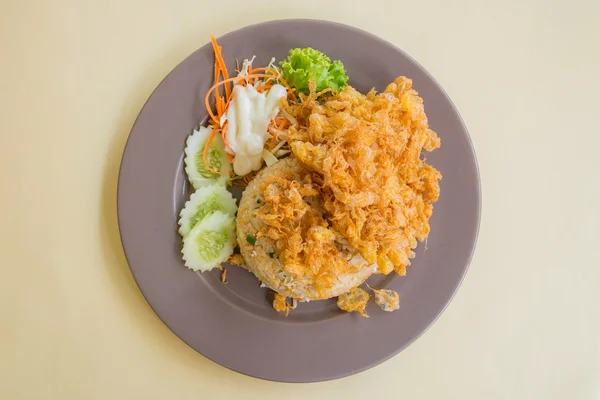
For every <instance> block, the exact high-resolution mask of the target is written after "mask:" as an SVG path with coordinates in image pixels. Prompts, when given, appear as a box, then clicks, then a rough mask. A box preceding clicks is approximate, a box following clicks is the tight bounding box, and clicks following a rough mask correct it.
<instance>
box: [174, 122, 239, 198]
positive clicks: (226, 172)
mask: <svg viewBox="0 0 600 400" xmlns="http://www.w3.org/2000/svg"><path fill="white" fill-rule="evenodd" d="M212 129H213V128H212V127H210V126H209V127H208V128H207V127H205V126H202V127H200V129H198V130H195V131H194V132H193V133H192V134H191V135H190V136H189V137H188V138H187V141H186V146H185V160H184V162H185V172H186V174H187V176H188V179H189V180H190V183H191V184H192V186H193V187H194V189H200V188H201V187H203V186H208V185H215V184H218V185H223V186H225V185H226V184H228V183H229V181H230V175H231V163H230V162H229V160H228V159H227V153H226V152H225V143H223V139H222V138H221V136H220V135H215V137H214V138H213V140H212V142H211V143H210V148H209V149H208V154H207V155H206V162H207V164H208V165H209V166H210V168H212V169H213V170H215V171H219V172H220V173H221V174H217V173H215V172H212V171H211V170H210V169H209V168H208V167H207V166H206V164H204V160H203V154H204V147H205V146H206V141H207V140H208V138H209V136H210V134H211V132H212Z"/></svg>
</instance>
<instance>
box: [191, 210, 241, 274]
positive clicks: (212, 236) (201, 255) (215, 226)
mask: <svg viewBox="0 0 600 400" xmlns="http://www.w3.org/2000/svg"><path fill="white" fill-rule="evenodd" d="M234 241H235V217H234V216H233V215H231V214H226V213H224V212H222V211H215V212H214V213H213V214H211V215H209V216H207V217H205V218H204V219H203V220H202V221H200V222H198V223H197V224H196V226H195V227H194V229H192V231H191V232H190V233H189V235H187V236H186V238H185V239H184V240H183V250H182V251H181V252H182V253H183V261H184V262H185V266H186V267H188V268H189V269H191V270H192V271H203V272H204V271H210V270H211V269H213V268H215V267H217V264H218V263H221V262H224V261H226V260H227V259H228V258H229V257H230V256H231V255H232V254H233V247H234V246H233V244H234Z"/></svg>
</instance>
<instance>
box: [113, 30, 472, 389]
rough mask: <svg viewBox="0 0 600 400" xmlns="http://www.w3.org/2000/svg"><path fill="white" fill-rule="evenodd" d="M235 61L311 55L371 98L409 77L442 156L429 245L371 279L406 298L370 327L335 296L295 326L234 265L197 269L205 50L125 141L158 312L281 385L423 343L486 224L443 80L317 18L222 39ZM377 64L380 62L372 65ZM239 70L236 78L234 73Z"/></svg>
mask: <svg viewBox="0 0 600 400" xmlns="http://www.w3.org/2000/svg"><path fill="white" fill-rule="evenodd" d="M218 41H219V44H220V45H221V46H223V56H224V58H225V61H226V63H227V65H228V66H229V67H230V68H232V67H233V66H235V59H236V58H238V59H240V60H243V59H244V58H251V57H252V56H253V55H256V61H255V65H266V64H267V63H268V62H269V60H270V59H271V57H275V58H276V59H277V60H282V59H284V58H285V57H286V56H287V53H288V51H289V50H290V49H291V48H295V47H307V46H310V47H314V48H317V49H319V50H321V51H323V52H325V53H326V54H328V55H329V56H330V57H331V58H332V59H334V60H337V59H339V60H342V61H343V63H344V65H345V66H346V69H347V73H348V76H349V77H350V84H352V85H353V86H354V87H356V88H357V89H358V90H360V91H362V92H366V91H368V90H369V89H371V88H372V87H375V88H376V89H378V90H383V89H384V88H385V86H386V85H387V84H388V83H389V82H391V81H393V80H394V78H396V77H397V76H399V75H405V76H407V77H410V78H412V79H413V82H414V87H415V88H416V90H417V91H418V92H419V94H420V95H421V96H422V97H423V99H424V101H425V110H426V112H427V115H428V117H429V122H430V125H431V127H432V129H434V130H435V131H437V132H438V134H439V136H440V137H441V139H442V147H441V149H438V150H436V151H434V152H433V153H431V154H428V160H429V162H430V163H431V164H433V165H434V166H435V167H437V168H438V169H439V170H440V171H441V172H442V174H443V175H444V178H443V180H442V181H441V198H440V200H439V201H438V202H437V204H436V205H435V207H434V214H433V217H432V219H431V234H430V235H429V239H428V243H427V249H425V246H424V245H423V244H421V245H420V246H419V248H418V251H417V256H416V258H415V259H414V260H413V265H412V266H411V267H410V268H409V270H408V275H407V276H406V277H399V276H394V275H390V276H388V277H381V276H377V277H373V278H372V279H371V280H370V281H369V282H370V283H371V285H372V286H374V287H379V286H385V287H387V288H393V289H395V290H397V291H398V292H399V293H400V298H401V306H400V310H399V311H396V312H393V313H385V312H383V311H381V310H379V308H377V306H375V305H373V304H371V305H370V307H369V308H368V309H367V312H368V313H369V315H370V316H371V318H370V319H365V318H361V317H360V316H359V315H357V314H356V313H354V314H347V313H344V312H341V311H339V310H338V309H337V308H336V306H335V302H334V301H333V300H328V301H318V302H312V303H302V304H300V305H299V307H298V308H297V309H296V310H294V311H293V312H292V313H291V314H290V316H289V317H288V318H284V317H283V315H282V314H278V313H276V312H275V311H274V310H273V309H272V307H271V298H270V296H271V295H270V294H269V293H268V292H267V290H266V289H262V288H260V287H259V282H258V281H257V279H256V278H255V277H254V276H253V275H251V274H250V273H248V272H246V271H244V270H242V269H240V268H236V267H231V268H229V273H228V280H229V285H227V286H225V285H222V284H221V283H220V281H219V274H218V271H213V272H209V273H204V274H196V273H194V272H191V271H189V270H187V269H186V268H185V267H184V266H183V263H182V261H181V253H180V251H181V238H180V237H179V235H178V234H177V218H178V214H179V211H180V210H181V207H182V206H183V204H184V202H185V201H186V199H187V198H188V197H189V194H190V189H189V187H188V186H187V184H186V177H185V173H184V171H183V148H184V144H185V139H186V137H187V136H188V135H189V134H190V133H191V131H192V129H193V128H194V127H195V126H197V125H198V123H200V122H203V121H204V120H206V117H207V114H206V111H205V109H204V105H203V101H202V100H203V98H204V94H205V93H206V91H207V90H208V88H209V87H210V86H211V83H212V80H213V52H212V48H211V47H210V45H206V46H204V47H202V48H201V49H199V50H198V51H196V52H195V53H193V54H192V55H190V56H189V57H188V58H187V59H185V60H184V61H183V62H182V63H181V64H179V65H178V66H177V67H176V68H175V69H174V70H173V71H172V72H171V73H170V74H169V75H168V76H167V77H166V78H165V79H164V81H163V82H161V84H160V85H159V86H158V88H157V89H156V90H155V92H154V93H153V94H152V96H151V97H150V99H149V100H148V102H147V103H146V105H145V106H144V108H143V110H142V111H141V113H140V115H139V117H138V119H137V121H136V123H135V125H134V127H133V129H132V131H131V134H130V136H129V141H128V142H127V146H126V148H125V153H124V155H123V161H122V165H121V172H120V176H119V191H118V213H119V226H120V230H121V238H122V241H123V247H124V248H125V253H126V255H127V260H128V261H129V265H130V267H131V271H132V273H133V276H134V277H135V280H136V281H137V284H138V285H139V287H140V289H141V290H142V292H143V294H144V296H145V297H146V299H147V300H148V303H150V306H151V307H152V308H153V309H154V311H155V312H156V313H157V314H158V315H159V317H160V318H161V319H162V320H163V321H164V322H165V324H167V326H168V327H169V328H170V329H171V330H172V331H173V332H174V333H175V334H176V335H177V336H179V337H180V338H181V339H182V340H183V341H184V342H186V343H187V344H188V345H190V346H191V347H192V348H194V349H196V350H197V351H198V352H200V353H202V354H203V355H205V356H206V357H208V358H210V359H211V360H213V361H215V362H217V363H219V364H221V365H223V366H225V367H228V368H231V369H233V370H235V371H239V372H241V373H244V374H247V375H251V376H255V377H259V378H263V379H269V380H275V381H286V382H313V381H323V380H329V379H335V378H340V377H343V376H347V375H351V374H354V373H357V372H359V371H363V370H365V369H367V368H370V367H372V366H374V365H376V364H379V363H381V362H383V361H384V360H387V359H388V358H390V357H392V356H393V355H394V354H396V353H398V352H399V351H401V350H402V349H404V348H406V347H407V346H408V345H409V344H410V343H412V342H413V341H414V340H415V339H417V338H418V337H419V336H420V335H421V334H422V333H423V332H424V331H425V330H426V329H427V328H428V327H429V326H430V325H431V324H432V323H433V322H434V321H435V320H436V318H437V317H438V316H439V315H440V314H441V313H442V311H443V310H444V308H445V307H446V306H447V304H448V303H449V302H450V300H451V299H452V296H453V295H454V293H455V292H456V290H457V288H458V287H459V285H460V283H461V281H462V279H463V277H464V275H465V272H466V270H467V267H468V264H469V261H470V259H471V256H472V254H473V250H474V247H475V241H476V237H477V231H478V227H479V215H480V187H479V175H478V171H477V164H476V160H475V154H474V152H473V147H472V145H471V141H470V139H469V135H468V133H467V130H466V128H465V125H464V124H463V122H462V120H461V118H460V116H459V114H458V112H457V110H456V108H455V107H454V106H453V104H452V102H451V101H450V99H449V98H448V96H447V95H446V93H445V92H444V91H443V90H442V88H441V87H440V86H439V84H438V83H437V82H436V81H435V80H434V79H433V77H431V75H429V73H427V71H425V69H424V68H423V67H422V66H420V65H419V64H417V62H415V61H414V60H413V59H412V58H410V57H409V56H408V55H407V54H405V53H404V52H402V51H401V50H400V49H398V48H397V47H395V46H394V45H392V44H390V43H388V42H386V41H384V40H382V39H380V38H378V37H376V36H373V35H371V34H369V33H366V32H363V31H360V30H358V29H355V28H352V27H349V26H344V25H339V24H335V23H331V22H324V21H316V20H286V21H272V22H267V23H262V24H258V25H252V26H249V27H246V28H243V29H240V30H238V31H235V32H232V33H229V34H227V35H225V36H223V37H221V38H219V39H218ZM374 60H375V61H374ZM231 72H232V71H230V73H231Z"/></svg>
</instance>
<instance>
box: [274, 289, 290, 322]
mask: <svg viewBox="0 0 600 400" xmlns="http://www.w3.org/2000/svg"><path fill="white" fill-rule="evenodd" d="M273 308H274V309H275V311H277V312H282V311H284V312H285V316H286V317H287V316H288V314H289V313H290V309H291V308H292V306H291V305H289V304H288V302H287V298H286V297H285V296H282V295H280V294H279V293H275V298H274V299H273Z"/></svg>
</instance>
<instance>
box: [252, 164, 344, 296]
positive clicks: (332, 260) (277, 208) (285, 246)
mask: <svg viewBox="0 0 600 400" xmlns="http://www.w3.org/2000/svg"><path fill="white" fill-rule="evenodd" d="M260 190H261V192H262V193H263V195H264V201H262V203H261V206H260V207H259V208H258V209H257V216H258V217H259V218H260V219H261V220H262V222H264V224H265V225H264V226H263V227H262V228H261V229H260V230H259V232H258V235H257V236H258V237H259V238H260V237H268V238H270V239H272V240H273V241H274V242H275V244H276V250H277V251H274V252H273V254H274V255H275V254H278V259H279V261H280V262H281V263H282V265H283V270H284V271H285V272H286V273H287V274H290V275H291V276H292V277H294V278H295V279H296V280H298V281H299V282H304V283H305V284H314V285H315V287H316V291H317V292H318V293H319V292H320V291H324V290H326V289H330V288H331V287H332V286H333V285H334V283H335V279H336V277H337V276H339V275H340V274H342V273H346V272H348V271H349V270H351V269H352V268H353V266H352V265H350V263H349V262H348V260H346V258H344V257H343V256H342V254H341V253H340V251H339V250H338V248H337V247H336V235H335V233H334V232H333V231H332V230H331V229H330V227H329V224H328V222H327V221H326V219H325V217H324V215H323V212H322V207H315V206H314V204H315V202H319V201H322V200H320V196H321V195H320V187H319V185H317V184H316V183H314V182H313V179H312V177H311V173H308V172H304V173H303V174H297V173H290V174H288V175H280V176H271V177H269V178H267V179H266V180H265V181H264V182H263V183H262V186H261V188H260Z"/></svg>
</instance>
